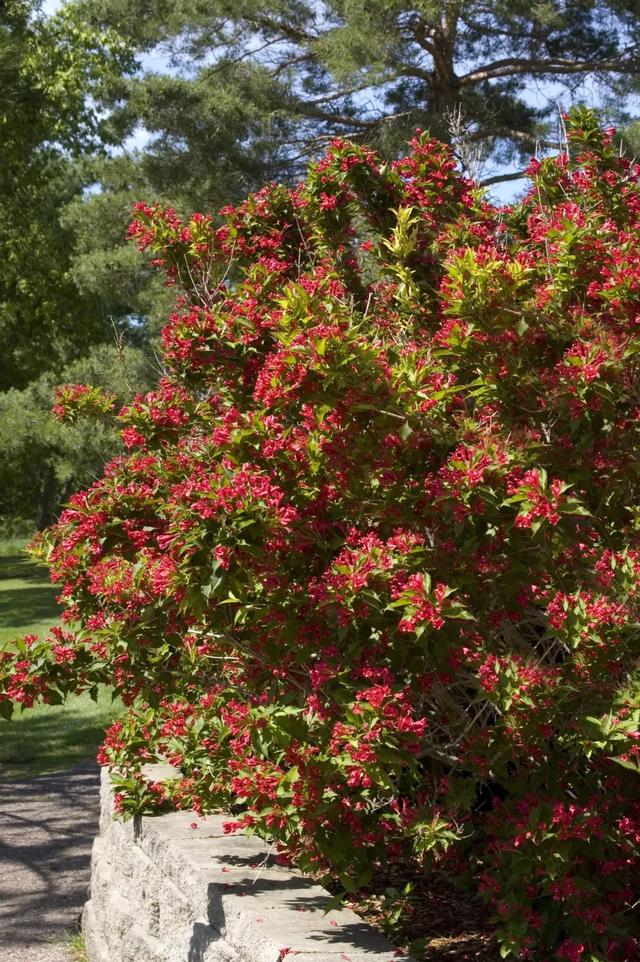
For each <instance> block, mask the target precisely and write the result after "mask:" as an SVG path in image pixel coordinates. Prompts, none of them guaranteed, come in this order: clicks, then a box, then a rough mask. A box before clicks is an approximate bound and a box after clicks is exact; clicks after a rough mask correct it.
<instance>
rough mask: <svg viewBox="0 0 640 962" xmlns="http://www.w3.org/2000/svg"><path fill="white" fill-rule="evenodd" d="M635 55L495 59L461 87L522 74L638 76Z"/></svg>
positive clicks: (463, 79) (461, 79) (465, 77)
mask: <svg viewBox="0 0 640 962" xmlns="http://www.w3.org/2000/svg"><path fill="white" fill-rule="evenodd" d="M635 54H636V48H635V47H634V48H632V49H631V50H629V51H626V52H625V53H624V54H623V55H622V56H621V57H612V58H609V59H608V60H563V59H561V58H554V59H551V60H545V59H544V58H531V59H523V58H519V57H505V58H504V59H503V60H495V61H494V62H493V63H490V64H487V65H486V66H485V67H481V68H480V69H478V70H471V71H470V72H469V73H466V74H463V75H462V76H461V77H459V78H458V83H459V85H460V86H461V87H468V86H471V85H472V84H477V83H482V81H484V80H495V79H497V78H500V77H515V76H522V75H523V74H532V75H539V74H579V73H606V72H608V71H612V72H614V73H637V72H640V63H639V62H638V60H637V59H632V57H633V55H635Z"/></svg>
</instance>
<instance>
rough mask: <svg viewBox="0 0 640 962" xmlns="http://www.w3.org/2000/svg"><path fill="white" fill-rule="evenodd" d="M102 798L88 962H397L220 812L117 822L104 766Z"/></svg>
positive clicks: (87, 916) (88, 912)
mask: <svg viewBox="0 0 640 962" xmlns="http://www.w3.org/2000/svg"><path fill="white" fill-rule="evenodd" d="M154 774H155V777H158V775H157V773H154ZM101 798H102V812H101V820H100V835H99V837H98V838H97V839H96V841H95V844H94V850H93V859H92V871H91V898H90V900H89V901H88V902H87V903H86V906H85V910H84V914H83V919H82V927H83V933H84V936H85V940H86V945H87V954H88V957H89V960H90V962H283V960H284V959H285V958H286V956H288V955H291V959H290V960H287V962H397V957H395V956H394V952H395V947H394V946H393V945H391V944H390V943H389V942H388V941H387V940H386V939H384V938H383V937H382V936H381V935H380V934H379V933H377V932H376V931H375V930H374V929H372V928H371V927H370V926H369V925H367V924H366V923H364V922H363V921H362V919H360V918H358V916H357V915H355V914H354V913H353V912H350V911H348V910H338V911H332V912H330V913H328V914H324V911H323V907H324V904H325V903H326V901H327V898H328V895H327V892H326V891H325V890H324V889H322V888H320V887H319V886H318V885H314V884H313V882H311V881H310V880H309V879H306V878H303V877H302V876H300V875H297V874H294V873H292V872H291V871H289V870H287V869H284V868H281V867H279V866H277V865H274V864H273V863H272V859H271V858H270V850H269V848H268V847H267V846H266V845H265V844H264V843H263V842H261V841H259V840H258V839H255V838H247V837H246V836H243V835H231V836H229V835H224V833H223V830H222V823H223V822H224V821H225V820H226V819H225V818H223V817H222V816H211V815H210V816H208V817H207V818H206V819H201V818H198V817H197V816H195V815H194V814H193V812H178V813H171V814H167V815H160V816H155V817H148V818H147V817H143V818H139V819H135V820H133V821H129V822H126V823H122V822H120V821H116V820H114V818H113V793H112V790H111V787H110V783H109V778H108V775H107V773H106V771H103V773H102V790H101ZM194 822H195V823H197V825H198V827H197V828H195V829H194V828H192V827H191V826H192V824H193V823H194ZM294 954H295V955H296V956H297V958H296V959H293V955H294Z"/></svg>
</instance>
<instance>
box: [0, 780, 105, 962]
mask: <svg viewBox="0 0 640 962" xmlns="http://www.w3.org/2000/svg"><path fill="white" fill-rule="evenodd" d="M98 815H99V769H98V766H97V765H96V764H95V762H87V763H84V764H83V765H79V766H77V767H75V768H71V769H67V770H66V771H62V772H56V773H55V774H53V775H40V776H38V777H36V778H30V779H23V780H20V781H2V782H0V959H2V962H32V960H33V962H39V960H43V962H49V960H51V962H57V960H58V959H59V958H63V957H64V956H62V955H61V954H60V950H59V949H58V950H56V948H55V944H54V943H55V942H60V941H61V940H65V939H66V938H68V935H69V932H70V930H72V929H73V928H74V926H75V925H76V924H77V922H78V919H79V917H80V913H81V911H82V906H83V904H84V902H85V901H86V899H87V888H88V885H89V871H90V859H91V846H92V842H93V839H94V837H95V836H96V834H97V829H98Z"/></svg>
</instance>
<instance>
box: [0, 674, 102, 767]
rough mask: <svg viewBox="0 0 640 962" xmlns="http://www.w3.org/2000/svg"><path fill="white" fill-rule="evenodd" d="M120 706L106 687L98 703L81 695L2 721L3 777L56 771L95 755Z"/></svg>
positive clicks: (0, 744)
mask: <svg viewBox="0 0 640 962" xmlns="http://www.w3.org/2000/svg"><path fill="white" fill-rule="evenodd" d="M119 707H120V706H119V704H118V703H116V704H112V702H111V697H110V694H109V692H108V691H102V692H101V693H100V695H99V700H98V702H97V704H96V703H94V702H93V701H91V699H90V698H89V696H88V695H81V696H78V697H75V698H73V699H69V701H68V703H67V704H66V705H60V706H59V705H56V706H53V705H40V706H38V707H36V708H32V709H28V710H27V711H25V712H24V714H17V715H15V716H14V718H13V719H12V720H11V721H0V779H4V778H19V777H20V776H31V775H38V774H42V773H44V772H55V771H59V770H60V769H63V768H67V767H68V766H69V765H74V764H77V763H78V762H81V761H83V760H84V759H86V758H90V757H91V756H94V757H95V753H96V751H97V749H98V746H99V745H100V743H101V741H102V739H103V738H104V729H105V727H106V726H107V725H109V724H111V722H112V721H113V720H114V718H115V717H116V716H117V714H118V710H119Z"/></svg>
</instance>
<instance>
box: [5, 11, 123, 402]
mask: <svg viewBox="0 0 640 962" xmlns="http://www.w3.org/2000/svg"><path fill="white" fill-rule="evenodd" d="M127 50H128V48H127V46H126V44H125V43H124V42H123V41H122V40H120V39H119V38H117V37H116V35H115V34H114V33H113V32H109V31H105V30H102V31H98V30H96V28H95V27H84V26H82V25H81V24H80V23H79V21H78V20H76V19H74V17H73V16H72V15H71V14H70V13H66V12H62V13H60V14H59V15H58V16H55V17H51V18H44V17H40V16H38V15H37V6H36V5H35V4H34V3H33V2H27V0H24V2H17V3H12V4H9V5H8V6H7V7H6V9H5V8H3V9H2V11H0V81H1V82H0V352H1V354H2V360H3V363H2V366H1V369H0V370H1V372H2V373H1V374H0V389H7V388H10V387H18V388H21V387H24V386H25V385H26V384H27V383H28V382H29V381H30V380H31V379H32V378H33V377H34V376H37V375H38V374H40V373H41V372H42V371H45V370H47V369H50V368H51V367H54V366H55V365H56V364H58V365H59V364H62V363H64V362H66V361H68V360H69V359H71V358H73V357H78V356H80V355H81V354H82V353H83V352H84V351H85V350H86V349H87V347H88V346H90V345H91V344H93V343H95V342H96V341H99V340H105V339H106V338H107V337H108V336H109V334H110V326H109V323H108V320H107V318H106V317H105V314H104V311H101V310H100V305H99V304H96V302H95V300H92V299H90V298H88V297H86V296H84V295H83V294H82V292H81V291H80V290H79V289H78V286H77V285H76V284H75V283H74V281H73V279H72V278H71V276H70V265H71V259H72V252H73V243H74V242H73V233H72V231H71V230H70V229H69V228H68V227H65V226H64V225H63V224H62V220H61V213H62V209H63V207H64V205H65V204H66V203H69V202H71V201H72V200H73V199H74V198H78V197H81V196H82V192H83V189H84V188H85V187H86V180H85V178H84V177H83V173H82V168H81V166H80V158H81V157H82V156H84V155H87V154H89V153H91V154H93V153H94V152H95V151H97V150H101V149H104V146H105V144H106V143H108V140H109V133H108V130H107V128H106V124H105V121H104V118H103V116H102V111H101V110H100V108H99V102H100V100H101V98H103V96H104V93H105V90H106V86H107V84H108V83H109V82H110V80H112V79H115V78H118V77H122V76H123V73H124V72H126V71H127V70H128V69H129V67H130V65H131V60H130V57H129V54H128V52H127ZM113 96H114V94H113V91H111V92H110V97H111V99H112V101H113Z"/></svg>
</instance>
